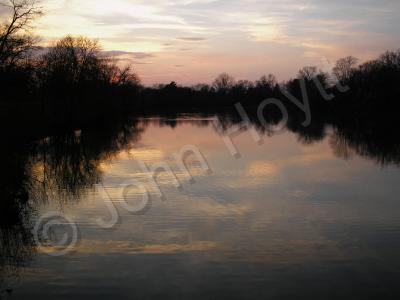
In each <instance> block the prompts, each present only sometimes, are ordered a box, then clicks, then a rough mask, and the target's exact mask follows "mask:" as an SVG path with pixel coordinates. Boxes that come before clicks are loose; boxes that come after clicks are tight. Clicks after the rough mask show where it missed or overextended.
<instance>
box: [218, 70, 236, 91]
mask: <svg viewBox="0 0 400 300" xmlns="http://www.w3.org/2000/svg"><path fill="white" fill-rule="evenodd" d="M234 85H235V79H234V78H233V77H232V76H230V75H229V74H227V73H222V74H220V75H219V76H218V77H217V78H216V79H215V80H214V83H213V87H214V88H215V89H216V90H217V91H218V92H227V91H228V90H229V89H231V88H232V87H233V86H234Z"/></svg>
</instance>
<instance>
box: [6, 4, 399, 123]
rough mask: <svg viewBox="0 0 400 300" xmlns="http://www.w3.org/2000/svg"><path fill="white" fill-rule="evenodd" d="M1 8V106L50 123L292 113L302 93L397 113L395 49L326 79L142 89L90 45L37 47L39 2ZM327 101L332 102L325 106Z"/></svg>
mask: <svg viewBox="0 0 400 300" xmlns="http://www.w3.org/2000/svg"><path fill="white" fill-rule="evenodd" d="M0 5H1V7H2V8H3V10H4V11H6V12H8V13H9V16H8V18H7V20H6V21H5V22H4V23H3V25H1V28H0V82H1V99H0V103H7V104H13V105H19V104H20V103H21V105H22V107H30V108H32V109H33V111H34V112H36V115H38V114H39V115H41V116H42V117H43V118H47V119H49V118H50V119H53V120H54V121H57V120H60V119H62V120H63V121H71V122H75V121H76V120H83V119H92V118H96V117H97V116H99V115H101V116H103V117H104V114H107V115H111V112H113V111H119V112H120V111H128V110H132V109H133V110H136V111H141V110H144V111H146V110H152V111H154V110H160V111H163V110H174V109H175V110H176V109H178V110H179V109H195V108H197V109H212V108H221V107H227V106H232V105H234V104H235V103H237V102H241V103H242V104H243V105H247V106H254V105H258V104H259V103H260V102H261V101H263V100H265V99H267V98H276V99H280V100H281V101H282V102H283V103H284V104H285V105H286V106H287V107H288V108H289V109H293V111H296V106H295V105H293V101H289V100H288V97H287V94H288V93H289V94H290V95H292V96H293V97H295V98H296V99H300V100H301V99H302V98H303V97H304V91H303V88H304V87H305V89H306V92H307V97H308V98H309V102H310V106H311V108H312V109H313V111H315V112H318V113H319V114H324V113H328V114H329V113H330V114H332V112H335V113H336V114H352V113H354V112H356V113H357V114H371V113H374V114H375V115H376V114H377V113H382V114H383V113H386V112H392V111H394V109H397V108H398V101H397V100H396V97H397V95H399V92H400V90H399V85H398V84H397V82H399V79H400V50H398V51H389V52H386V53H384V54H383V55H381V56H380V57H379V58H378V59H376V60H372V61H369V62H366V63H363V64H358V60H357V59H356V58H355V57H352V56H349V57H346V58H342V59H339V60H338V61H337V62H336V65H335V67H334V68H333V70H332V72H330V73H326V72H323V71H321V70H319V69H318V68H317V67H315V66H306V67H304V68H302V69H301V70H299V72H298V74H297V75H296V77H295V78H293V79H290V80H288V81H286V82H281V83H278V82H277V80H276V77H275V76H274V75H272V74H270V75H268V76H262V77H261V78H260V79H259V80H257V81H255V82H252V81H248V80H240V81H236V80H235V79H234V78H233V77H232V76H230V75H229V74H226V73H222V74H221V75H219V76H218V77H217V78H216V79H215V81H214V82H213V83H212V84H198V85H195V86H191V87H185V86H179V85H178V84H177V83H176V82H171V83H169V84H164V85H157V86H153V87H144V86H142V85H141V82H140V79H139V77H138V75H137V74H135V73H134V72H133V70H132V68H131V67H130V66H126V67H123V68H121V67H120V66H119V65H118V62H117V61H116V60H115V59H113V58H111V57H107V56H105V55H104V52H102V51H101V47H100V45H99V43H98V42H97V41H95V40H92V39H89V38H86V37H73V36H66V37H64V38H62V39H60V40H59V41H57V42H55V43H54V44H52V45H50V46H49V47H46V48H44V47H38V46H37V42H38V39H37V38H35V36H34V35H33V33H32V26H33V24H34V21H35V20H36V18H38V17H40V16H41V15H42V14H43V13H42V8H41V7H40V5H39V2H38V0H1V1H0ZM302 85H303V86H302ZM338 86H340V87H342V89H341V88H338ZM343 87H347V88H346V89H344V88H343ZM327 95H329V97H331V98H333V100H332V99H329V100H332V101H327V99H326V98H327V97H326V96H327ZM303 100H304V99H303ZM22 103H23V104H22ZM27 103H31V106H29V104H27ZM32 103H34V105H33V104H32ZM11 106H12V105H11ZM2 107H9V106H7V105H4V104H3V105H2ZM20 111H21V109H20V110H19V112H20ZM11 115H12V114H11ZM66 119H67V120H66Z"/></svg>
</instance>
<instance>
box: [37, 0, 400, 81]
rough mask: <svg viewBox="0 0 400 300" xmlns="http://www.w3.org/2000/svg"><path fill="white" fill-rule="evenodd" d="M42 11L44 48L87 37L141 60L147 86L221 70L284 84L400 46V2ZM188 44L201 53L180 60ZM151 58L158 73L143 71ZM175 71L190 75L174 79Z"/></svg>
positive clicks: (132, 5)
mask: <svg viewBox="0 0 400 300" xmlns="http://www.w3.org/2000/svg"><path fill="white" fill-rule="evenodd" d="M43 6H44V7H46V10H47V13H46V15H45V16H44V17H43V18H41V20H40V22H39V24H38V26H37V33H38V34H39V35H40V36H42V37H43V40H44V41H49V40H54V39H55V38H59V37H61V36H64V35H66V34H69V33H70V34H73V35H87V36H89V37H92V38H98V39H100V41H101V44H102V45H103V47H104V49H105V50H108V51H112V50H118V51H124V52H129V53H137V54H131V55H130V58H131V59H132V60H137V61H139V63H140V64H142V65H143V68H141V70H140V71H141V75H142V76H143V77H144V78H145V80H149V81H152V82H149V83H155V82H154V81H156V80H157V81H158V80H160V79H162V80H163V81H165V82H167V81H171V80H180V79H184V80H186V81H190V82H192V83H195V82H197V81H203V80H204V79H206V78H210V77H213V76H214V74H218V73H219V72H220V71H221V70H222V69H225V70H227V71H229V72H231V73H234V74H233V75H235V76H236V77H240V78H245V77H247V78H249V79H255V78H254V77H257V76H259V75H260V74H263V73H265V71H266V70H267V71H268V72H273V73H276V75H277V76H278V77H280V79H287V78H288V77H290V76H292V75H293V74H294V73H295V72H296V70H297V69H298V68H299V67H301V66H302V65H308V64H315V60H316V58H320V57H323V56H324V57H327V58H329V59H330V60H332V61H334V60H336V59H337V58H339V57H341V56H345V55H349V54H352V55H355V56H358V57H359V58H360V59H361V60H363V59H370V58H373V57H374V56H376V55H378V54H379V53H380V52H383V51H384V50H386V49H392V48H396V47H398V44H399V43H400V36H399V35H398V33H397V27H398V24H399V23H400V15H399V14H398V12H399V10H400V2H399V1H398V0H383V1H379V2H376V1H373V0H365V1H360V0H347V1H345V0H338V1H328V0H320V1H316V0H299V1H298V0H231V1H215V0H206V1H201V0H173V1H161V0H146V1H145V0H137V1H129V0H115V1H113V3H112V5H110V3H109V1H106V0H87V1H78V0H69V1H56V0H44V3H43ZM188 43H190V44H195V45H196V49H195V50H194V51H187V52H185V53H182V51H180V49H184V48H186V47H187V45H188ZM140 53H146V54H145V55H144V57H141V54H140ZM310 53H313V55H310ZM152 54H153V55H156V57H150V56H147V55H152ZM125 56H126V57H128V56H129V55H128V54H127V53H126V55H125ZM288 57H290V59H288ZM150 58H151V59H152V63H153V64H154V66H155V65H157V69H156V68H155V67H152V66H150V65H149V64H147V62H146V64H143V61H145V60H146V59H150ZM272 58H273V59H272ZM176 64H179V65H180V64H182V65H185V67H182V68H180V70H179V72H177V70H176V68H174V66H175V65H176ZM187 74H191V75H190V76H188V75H187ZM150 78H152V79H150ZM146 83H147V82H146Z"/></svg>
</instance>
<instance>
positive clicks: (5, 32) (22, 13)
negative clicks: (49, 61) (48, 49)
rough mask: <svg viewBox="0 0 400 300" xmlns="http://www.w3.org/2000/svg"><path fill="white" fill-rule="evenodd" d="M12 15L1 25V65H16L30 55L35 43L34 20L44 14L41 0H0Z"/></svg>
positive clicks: (2, 5) (1, 4)
mask: <svg viewBox="0 0 400 300" xmlns="http://www.w3.org/2000/svg"><path fill="white" fill-rule="evenodd" d="M0 6H1V7H5V8H6V9H7V10H8V11H9V12H10V14H11V15H10V17H9V19H8V21H6V22H5V23H4V24H3V25H1V27H0V66H6V65H15V64H16V63H18V62H19V61H20V60H22V59H25V58H26V57H27V55H29V52H30V50H31V49H32V47H33V46H34V44H35V42H36V41H35V39H34V38H33V37H32V35H31V34H30V30H31V28H32V22H33V21H34V20H35V19H36V18H37V17H39V16H41V15H42V10H41V7H40V6H39V0H0Z"/></svg>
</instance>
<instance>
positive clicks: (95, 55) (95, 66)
mask: <svg viewBox="0 0 400 300" xmlns="http://www.w3.org/2000/svg"><path fill="white" fill-rule="evenodd" d="M99 53H100V46H99V45H98V42H97V41H96V40H91V39H88V38H85V37H77V38H75V37H72V36H67V37H65V38H63V39H61V40H60V41H58V42H57V43H56V44H55V45H54V46H53V47H51V48H50V50H49V51H48V52H47V53H46V54H44V55H43V57H42V67H43V68H42V70H43V72H42V73H43V75H44V78H45V80H46V81H47V82H48V83H51V84H52V85H54V84H56V85H57V84H59V85H64V86H65V87H72V86H79V85H82V84H84V83H88V82H95V81H101V79H102V71H103V69H104V66H105V65H106V62H105V59H103V58H101V57H100V55H99Z"/></svg>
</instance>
